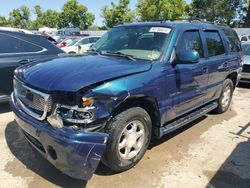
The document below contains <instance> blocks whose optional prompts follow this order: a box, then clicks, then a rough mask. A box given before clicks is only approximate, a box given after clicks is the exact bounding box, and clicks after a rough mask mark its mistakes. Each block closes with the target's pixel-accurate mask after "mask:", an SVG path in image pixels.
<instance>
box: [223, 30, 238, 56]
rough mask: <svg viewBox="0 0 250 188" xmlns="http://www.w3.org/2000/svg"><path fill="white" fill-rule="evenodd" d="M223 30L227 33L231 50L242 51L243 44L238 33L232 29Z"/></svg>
mask: <svg viewBox="0 0 250 188" xmlns="http://www.w3.org/2000/svg"><path fill="white" fill-rule="evenodd" d="M223 31H224V33H225V35H226V39H227V44H228V48H229V52H240V51H241V44H240V40H239V38H238V36H237V34H236V33H235V32H234V31H233V30H231V29H223Z"/></svg>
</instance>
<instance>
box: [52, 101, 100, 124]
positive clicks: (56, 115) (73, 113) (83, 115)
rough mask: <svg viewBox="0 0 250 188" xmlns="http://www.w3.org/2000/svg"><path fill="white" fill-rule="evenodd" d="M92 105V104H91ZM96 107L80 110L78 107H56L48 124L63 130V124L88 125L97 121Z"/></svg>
mask: <svg viewBox="0 0 250 188" xmlns="http://www.w3.org/2000/svg"><path fill="white" fill-rule="evenodd" d="M91 105H92V104H91ZM95 112H96V108H95V106H87V107H83V108H80V107H78V106H67V105H59V104H58V105H56V108H55V110H54V112H53V114H52V115H51V116H49V117H48V122H49V123H50V124H51V125H52V126H53V127H56V128H62V127H63V122H68V123H75V124H88V123H91V122H93V121H94V120H95Z"/></svg>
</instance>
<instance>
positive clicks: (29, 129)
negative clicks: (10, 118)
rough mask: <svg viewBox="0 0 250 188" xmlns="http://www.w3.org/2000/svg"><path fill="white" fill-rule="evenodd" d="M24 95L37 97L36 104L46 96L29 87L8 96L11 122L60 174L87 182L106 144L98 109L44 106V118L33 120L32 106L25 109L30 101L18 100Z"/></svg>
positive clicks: (106, 138) (16, 90)
mask: <svg viewBox="0 0 250 188" xmlns="http://www.w3.org/2000/svg"><path fill="white" fill-rule="evenodd" d="M15 85H16V84H15ZM18 90H19V91H18ZM24 94H25V95H29V97H30V98H32V99H34V98H35V97H36V98H37V97H38V96H37V95H40V96H41V98H39V99H38V101H40V103H41V101H42V100H43V97H44V96H46V95H41V94H40V92H37V91H36V90H34V89H30V88H29V87H23V89H22V90H21V91H20V88H17V87H16V88H15V90H14V92H13V93H12V95H11V107H12V110H13V112H14V114H15V119H16V121H17V123H18V125H19V126H20V127H21V128H22V130H23V132H24V135H25V138H26V139H27V141H28V142H29V143H30V144H31V145H32V146H33V147H35V148H36V149H37V150H38V151H39V152H40V153H41V154H42V155H43V156H44V157H45V158H46V159H47V160H48V161H49V162H50V163H52V164H53V165H54V166H55V167H56V168H57V169H59V170H60V171H61V172H63V173H65V174H67V175H69V176H70V177H73V178H77V179H83V180H88V179H90V178H91V177H92V175H93V173H94V171H95V170H96V168H97V166H98V164H99V162H100V160H101V157H102V155H103V152H104V151H105V149H106V143H107V140H108V134H106V133H105V132H104V131H103V129H104V127H105V124H106V118H101V119H100V118H99V117H97V115H98V113H97V111H100V110H101V109H100V108H98V107H96V106H95V105H94V103H88V104H87V105H86V106H83V105H82V104H80V105H65V104H55V105H54V107H53V108H52V107H48V106H46V105H49V103H46V102H45V107H44V109H45V110H46V111H47V116H43V115H41V116H39V114H37V115H36V116H35V114H36V113H38V112H37V111H38V110H34V109H33V111H32V109H31V107H33V106H31V107H30V106H29V105H31V102H32V101H29V102H28V103H27V101H24V100H23V99H22V97H23V96H21V95H24ZM46 97H47V96H46ZM38 103H39V102H38ZM50 108H51V112H49V110H48V109H50ZM99 113H101V112H99ZM41 118H44V119H41ZM101 130H102V131H101Z"/></svg>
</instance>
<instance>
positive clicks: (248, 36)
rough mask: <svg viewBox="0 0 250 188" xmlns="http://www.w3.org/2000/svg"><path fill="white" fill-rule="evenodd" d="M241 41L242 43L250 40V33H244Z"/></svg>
mask: <svg viewBox="0 0 250 188" xmlns="http://www.w3.org/2000/svg"><path fill="white" fill-rule="evenodd" d="M240 41H241V42H242V43H245V42H250V35H242V36H240Z"/></svg>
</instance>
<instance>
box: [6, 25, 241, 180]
mask: <svg viewBox="0 0 250 188" xmlns="http://www.w3.org/2000/svg"><path fill="white" fill-rule="evenodd" d="M241 69H242V50H241V44H240V41H239V39H238V37H237V35H236V33H235V32H234V31H233V30H232V29H230V28H229V27H227V26H225V25H219V24H212V23H205V22H200V21H186V22H152V23H132V24H124V25H119V26H117V27H114V28H113V29H111V30H110V31H108V32H107V33H106V34H105V35H104V36H103V37H102V38H101V39H100V40H99V41H98V42H97V43H96V44H95V45H93V46H92V48H91V49H90V50H89V52H88V53H87V54H85V55H83V56H74V57H73V56H70V57H60V58H54V59H52V60H49V61H47V62H36V63H32V64H28V65H24V66H22V67H19V68H18V69H16V71H15V75H14V92H13V93H12V97H11V98H12V99H11V105H12V109H13V111H14V114H15V118H16V121H17V123H18V124H19V125H20V127H21V129H22V130H23V133H24V135H25V138H26V139H27V140H28V141H29V143H30V144H31V145H33V146H34V147H35V148H36V149H37V150H38V151H39V152H40V153H41V154H42V155H44V156H45V157H46V158H47V159H48V160H49V161H50V162H51V163H52V164H53V165H54V166H55V167H56V168H58V169H59V170H61V171H62V172H63V173H65V174H67V175H69V176H71V177H74V178H78V179H85V180H86V179H89V178H91V176H92V174H93V172H94V171H95V169H96V168H97V165H98V164H99V162H100V161H102V162H103V163H104V164H105V165H106V166H107V167H109V168H110V169H112V170H114V171H116V172H121V171H125V170H128V169H130V168H131V167H133V166H134V165H135V164H136V163H138V162H139V161H140V159H141V158H142V157H143V155H144V153H145V152H146V150H147V147H148V145H149V143H150V140H151V138H152V137H155V138H160V137H162V136H163V135H165V134H167V133H169V132H171V131H173V130H175V129H177V128H179V127H181V126H183V125H185V124H187V123H189V122H191V121H193V120H195V119H197V118H199V117H200V116H202V115H204V114H206V113H208V112H210V111H214V112H216V113H223V112H225V111H226V110H227V109H228V108H229V105H230V102H231V99H232V94H233V91H234V89H235V86H236V85H237V83H238V81H239V75H240V73H241Z"/></svg>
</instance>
